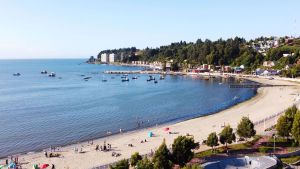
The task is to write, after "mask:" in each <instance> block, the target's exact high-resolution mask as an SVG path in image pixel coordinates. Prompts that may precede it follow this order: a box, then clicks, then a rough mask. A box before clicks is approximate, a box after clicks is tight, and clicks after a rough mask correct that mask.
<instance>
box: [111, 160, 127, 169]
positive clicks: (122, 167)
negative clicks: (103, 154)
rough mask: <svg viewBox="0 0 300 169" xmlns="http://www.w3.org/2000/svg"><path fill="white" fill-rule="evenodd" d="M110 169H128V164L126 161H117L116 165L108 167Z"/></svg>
mask: <svg viewBox="0 0 300 169" xmlns="http://www.w3.org/2000/svg"><path fill="white" fill-rule="evenodd" d="M110 169H129V163H128V160H125V159H123V160H121V161H118V162H117V163H116V165H114V166H112V165H111V166H110Z"/></svg>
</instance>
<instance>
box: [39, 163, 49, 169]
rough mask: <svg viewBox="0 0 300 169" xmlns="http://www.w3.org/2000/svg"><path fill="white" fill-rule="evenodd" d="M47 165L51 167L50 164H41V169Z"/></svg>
mask: <svg viewBox="0 0 300 169" xmlns="http://www.w3.org/2000/svg"><path fill="white" fill-rule="evenodd" d="M47 167H49V164H41V165H40V169H44V168H47Z"/></svg>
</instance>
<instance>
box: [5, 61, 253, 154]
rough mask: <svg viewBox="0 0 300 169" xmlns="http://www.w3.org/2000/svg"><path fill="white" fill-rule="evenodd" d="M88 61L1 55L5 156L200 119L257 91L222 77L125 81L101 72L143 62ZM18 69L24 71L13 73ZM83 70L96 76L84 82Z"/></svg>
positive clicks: (123, 68)
mask: <svg viewBox="0 0 300 169" xmlns="http://www.w3.org/2000/svg"><path fill="white" fill-rule="evenodd" d="M83 62H84V60H0V156H1V157H4V156H7V155H11V154H16V153H21V152H27V151H34V150H41V149H43V148H48V147H50V145H53V146H58V145H65V144H70V143H75V142H79V141H84V140H88V139H93V138H98V137H103V136H105V135H106V132H107V131H110V132H112V133H117V132H118V131H119V129H120V128H122V129H123V130H125V131H128V130H134V129H137V128H139V127H149V126H153V125H156V124H162V123H167V122H176V121H181V120H185V119H190V118H194V117H198V116H201V115H205V114H209V113H213V112H216V111H219V110H222V109H225V108H228V107H230V106H232V105H234V104H236V103H238V102H242V101H244V100H247V99H249V98H251V97H252V96H254V95H255V93H256V91H255V90H253V89H231V88H229V86H228V84H229V83H232V82H233V81H228V80H226V81H224V79H223V80H222V79H220V78H215V79H213V80H210V81H205V80H201V79H199V78H195V77H190V76H167V77H166V79H165V80H160V81H158V83H157V84H154V83H153V82H147V81H146V79H147V78H148V76H147V75H140V77H139V79H137V80H131V76H132V75H129V77H130V81H129V82H121V77H120V76H117V75H104V74H102V72H103V71H104V70H136V69H142V68H139V67H121V66H108V65H89V64H85V63H83ZM42 70H48V71H49V72H50V71H53V72H56V74H57V77H55V78H51V77H47V76H46V75H42V74H40V71H42ZM15 72H20V73H21V76H18V77H16V76H13V75H12V74H13V73H15ZM82 75H85V77H86V76H90V77H92V78H91V79H90V80H88V81H84V80H83V78H84V77H83V76H82ZM112 77H113V78H114V79H112ZM156 77H157V78H158V76H156ZM103 78H106V79H107V80H108V81H107V82H102V81H101V80H102V79H103ZM221 82H222V84H220V83H221ZM236 98H237V99H236ZM141 121H143V123H142V125H141V126H139V125H138V122H141Z"/></svg>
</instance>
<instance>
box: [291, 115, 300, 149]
mask: <svg viewBox="0 0 300 169" xmlns="http://www.w3.org/2000/svg"><path fill="white" fill-rule="evenodd" d="M292 136H293V138H294V139H295V141H297V142H298V143H300V112H297V113H296V114H295V118H294V122H293V127H292Z"/></svg>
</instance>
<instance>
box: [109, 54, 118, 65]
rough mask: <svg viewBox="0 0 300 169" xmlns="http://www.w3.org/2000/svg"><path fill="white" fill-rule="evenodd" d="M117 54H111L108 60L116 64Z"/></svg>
mask: <svg viewBox="0 0 300 169" xmlns="http://www.w3.org/2000/svg"><path fill="white" fill-rule="evenodd" d="M115 57H116V56H115V54H114V53H111V54H109V58H108V61H109V63H114V62H115Z"/></svg>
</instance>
